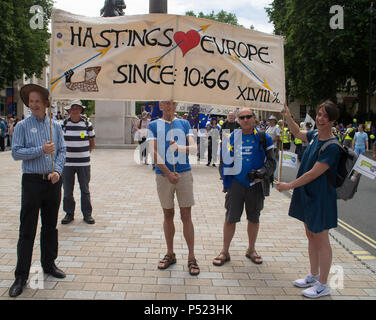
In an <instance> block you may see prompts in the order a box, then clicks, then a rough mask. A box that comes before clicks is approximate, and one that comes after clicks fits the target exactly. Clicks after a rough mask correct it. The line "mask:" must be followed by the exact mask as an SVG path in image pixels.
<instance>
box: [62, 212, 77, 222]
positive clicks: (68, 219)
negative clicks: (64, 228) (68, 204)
mask: <svg viewBox="0 0 376 320" xmlns="http://www.w3.org/2000/svg"><path fill="white" fill-rule="evenodd" d="M73 220H74V217H73V214H69V213H67V214H66V215H65V217H64V219H63V220H61V224H68V223H71V222H72V221H73Z"/></svg>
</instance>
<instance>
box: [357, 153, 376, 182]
mask: <svg viewBox="0 0 376 320" xmlns="http://www.w3.org/2000/svg"><path fill="white" fill-rule="evenodd" d="M353 170H356V171H358V172H359V173H360V174H362V175H364V176H366V177H368V178H370V179H375V178H376V161H373V160H371V159H369V158H367V157H365V156H363V155H359V157H358V159H357V160H356V162H355V165H354V168H353Z"/></svg>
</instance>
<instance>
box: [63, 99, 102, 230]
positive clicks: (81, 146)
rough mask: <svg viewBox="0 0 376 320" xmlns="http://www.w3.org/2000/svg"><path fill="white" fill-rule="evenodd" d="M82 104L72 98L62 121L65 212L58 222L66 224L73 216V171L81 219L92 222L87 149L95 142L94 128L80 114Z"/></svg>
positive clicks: (74, 204) (91, 148)
mask: <svg viewBox="0 0 376 320" xmlns="http://www.w3.org/2000/svg"><path fill="white" fill-rule="evenodd" d="M84 109H86V107H85V106H84V105H83V104H82V102H81V101H80V100H74V101H72V102H71V104H70V105H69V106H68V107H65V110H66V111H68V113H69V118H68V119H66V120H64V122H63V125H62V127H63V132H64V139H65V144H66V146H67V159H66V162H65V166H64V173H63V185H64V198H63V210H64V211H65V212H66V215H65V217H64V219H63V220H62V221H61V223H62V224H68V223H70V222H72V221H73V219H74V210H75V207H76V202H75V200H74V197H73V189H74V180H75V175H76V174H77V178H78V182H79V184H80V190H81V211H82V214H83V217H84V221H85V222H86V223H88V224H94V223H95V220H94V219H93V217H92V211H93V208H92V206H91V200H90V190H89V182H90V153H91V151H92V150H93V148H94V146H95V140H94V138H95V132H94V129H93V125H92V124H91V122H89V121H88V120H87V119H85V118H83V116H82V112H83V110H84Z"/></svg>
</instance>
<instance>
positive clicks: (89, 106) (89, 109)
mask: <svg viewBox="0 0 376 320" xmlns="http://www.w3.org/2000/svg"><path fill="white" fill-rule="evenodd" d="M81 101H82V104H83V105H84V106H86V109H85V110H84V112H83V113H85V114H86V115H87V116H88V117H91V116H92V115H93V114H95V101H94V100H81Z"/></svg>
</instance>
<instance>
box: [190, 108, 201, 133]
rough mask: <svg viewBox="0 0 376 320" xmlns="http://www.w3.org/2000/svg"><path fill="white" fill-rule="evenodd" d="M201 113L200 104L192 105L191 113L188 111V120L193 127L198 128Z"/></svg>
mask: <svg viewBox="0 0 376 320" xmlns="http://www.w3.org/2000/svg"><path fill="white" fill-rule="evenodd" d="M199 113H200V106H199V105H198V104H194V105H193V106H192V107H190V109H189V113H188V121H189V123H190V125H191V128H192V129H197V127H198V121H199Z"/></svg>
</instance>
